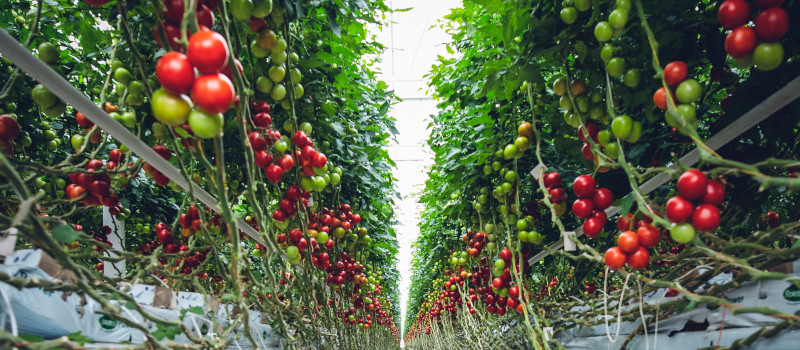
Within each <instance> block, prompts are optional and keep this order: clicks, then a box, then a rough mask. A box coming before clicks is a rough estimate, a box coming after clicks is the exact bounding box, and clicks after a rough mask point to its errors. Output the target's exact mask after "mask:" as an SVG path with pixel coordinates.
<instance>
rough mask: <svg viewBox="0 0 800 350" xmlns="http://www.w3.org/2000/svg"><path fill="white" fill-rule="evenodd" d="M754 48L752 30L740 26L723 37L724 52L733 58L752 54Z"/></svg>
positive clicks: (754, 42)
mask: <svg viewBox="0 0 800 350" xmlns="http://www.w3.org/2000/svg"><path fill="white" fill-rule="evenodd" d="M729 1H730V0H729ZM755 48H756V32H755V31H754V30H753V28H750V27H745V26H741V27H738V28H736V29H734V30H733V31H731V32H730V34H728V36H726V37H725V52H727V53H728V55H729V56H731V57H733V58H741V57H745V56H747V55H749V54H751V53H753V50H754V49H755Z"/></svg>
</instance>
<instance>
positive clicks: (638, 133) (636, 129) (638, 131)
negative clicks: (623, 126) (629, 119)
mask: <svg viewBox="0 0 800 350" xmlns="http://www.w3.org/2000/svg"><path fill="white" fill-rule="evenodd" d="M641 137H642V123H640V122H638V121H636V122H633V129H631V134H630V135H628V137H626V138H625V141H626V142H629V143H634V142H636V141H639V138H641Z"/></svg>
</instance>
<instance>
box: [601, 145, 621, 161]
mask: <svg viewBox="0 0 800 350" xmlns="http://www.w3.org/2000/svg"><path fill="white" fill-rule="evenodd" d="M603 151H604V152H605V154H606V155H607V156H608V157H609V158H611V159H617V158H619V143H617V142H616V141H614V142H609V143H608V144H607V145H606V146H605V149H603Z"/></svg>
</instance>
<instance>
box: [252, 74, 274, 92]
mask: <svg viewBox="0 0 800 350" xmlns="http://www.w3.org/2000/svg"><path fill="white" fill-rule="evenodd" d="M272 85H274V83H273V82H272V79H270V78H267V77H265V76H263V75H262V76H260V77H258V79H256V89H258V91H261V92H263V93H265V94H268V93H269V92H270V91H272Z"/></svg>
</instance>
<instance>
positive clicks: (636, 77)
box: [622, 68, 642, 88]
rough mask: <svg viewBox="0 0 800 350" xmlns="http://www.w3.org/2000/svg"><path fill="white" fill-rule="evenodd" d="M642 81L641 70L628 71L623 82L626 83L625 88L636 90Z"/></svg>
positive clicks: (623, 77)
mask: <svg viewBox="0 0 800 350" xmlns="http://www.w3.org/2000/svg"><path fill="white" fill-rule="evenodd" d="M641 80H642V72H641V71H640V70H639V68H633V69H628V70H627V71H625V75H623V76H622V82H623V83H625V86H627V87H630V88H634V87H636V86H637V85H639V82H640V81H641Z"/></svg>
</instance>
